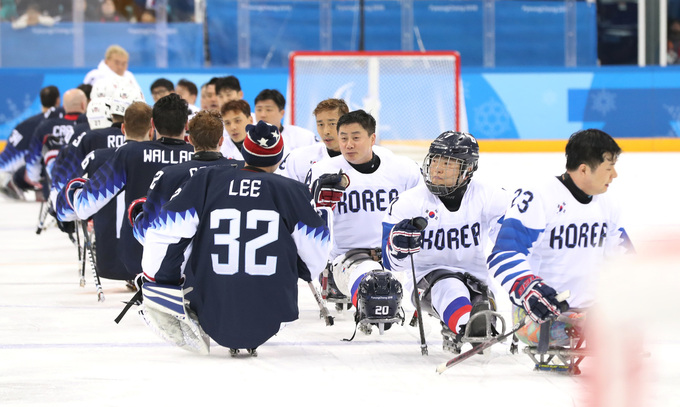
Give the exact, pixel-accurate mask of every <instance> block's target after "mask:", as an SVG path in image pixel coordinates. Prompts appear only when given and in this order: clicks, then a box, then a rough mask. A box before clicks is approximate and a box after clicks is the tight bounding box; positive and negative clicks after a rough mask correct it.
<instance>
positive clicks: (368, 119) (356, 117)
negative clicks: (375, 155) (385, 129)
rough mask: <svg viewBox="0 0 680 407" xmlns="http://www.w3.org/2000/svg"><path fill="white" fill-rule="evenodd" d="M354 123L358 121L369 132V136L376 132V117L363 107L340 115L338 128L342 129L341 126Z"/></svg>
mask: <svg viewBox="0 0 680 407" xmlns="http://www.w3.org/2000/svg"><path fill="white" fill-rule="evenodd" d="M352 123H358V124H359V125H360V126H361V127H363V128H364V130H366V131H367V132H368V135H369V136H370V135H371V134H373V133H375V119H374V118H373V116H371V115H370V114H369V113H366V112H365V111H363V110H361V109H359V110H355V111H353V112H349V113H347V114H345V115H342V116H340V118H339V119H338V125H337V129H338V131H340V126H344V125H346V124H352Z"/></svg>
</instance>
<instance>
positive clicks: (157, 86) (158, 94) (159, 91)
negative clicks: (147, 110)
mask: <svg viewBox="0 0 680 407" xmlns="http://www.w3.org/2000/svg"><path fill="white" fill-rule="evenodd" d="M171 93H175V85H173V84H172V82H170V81H169V80H167V79H165V78H158V79H156V80H155V81H154V82H153V83H152V84H151V97H153V102H154V103H156V102H157V101H158V99H160V98H162V97H164V96H168V95H169V94H171Z"/></svg>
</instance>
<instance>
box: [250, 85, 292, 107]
mask: <svg viewBox="0 0 680 407" xmlns="http://www.w3.org/2000/svg"><path fill="white" fill-rule="evenodd" d="M265 100H272V101H273V102H274V103H276V106H278V108H279V110H283V109H285V108H286V98H284V97H283V95H282V94H281V92H279V91H278V90H276V89H264V90H262V91H261V92H260V93H258V94H257V97H255V104H258V103H259V102H264V101H265Z"/></svg>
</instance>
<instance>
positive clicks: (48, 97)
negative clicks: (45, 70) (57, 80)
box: [40, 85, 60, 107]
mask: <svg viewBox="0 0 680 407" xmlns="http://www.w3.org/2000/svg"><path fill="white" fill-rule="evenodd" d="M59 96H60V95H59V88H57V87H56V86H53V85H50V86H45V87H44V88H42V89H40V104H41V105H43V107H54V106H56V105H57V102H58V101H59Z"/></svg>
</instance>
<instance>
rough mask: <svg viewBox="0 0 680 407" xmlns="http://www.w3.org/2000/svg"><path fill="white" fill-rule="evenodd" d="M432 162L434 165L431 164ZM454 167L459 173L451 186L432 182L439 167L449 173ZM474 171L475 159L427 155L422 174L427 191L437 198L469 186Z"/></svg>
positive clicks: (435, 154)
mask: <svg viewBox="0 0 680 407" xmlns="http://www.w3.org/2000/svg"><path fill="white" fill-rule="evenodd" d="M433 161H434V162H435V164H433ZM454 165H457V166H458V169H459V171H458V177H457V178H456V180H455V182H454V183H453V184H452V185H446V184H442V183H434V182H433V181H432V179H433V175H434V174H436V173H438V171H439V167H443V168H446V170H444V171H450V170H449V169H448V168H450V167H451V166H454ZM476 169H477V160H476V159H463V158H458V157H455V156H451V155H445V154H441V153H429V154H427V156H426V157H425V160H424V161H423V167H422V173H423V179H424V181H425V185H426V186H427V189H428V190H430V192H432V194H434V195H437V196H446V195H450V194H452V193H453V192H455V191H456V190H457V189H459V188H461V187H464V186H466V185H467V184H469V183H470V179H471V178H472V174H473V173H474V172H475V170H476ZM446 181H448V180H446ZM447 183H448V182H447Z"/></svg>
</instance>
